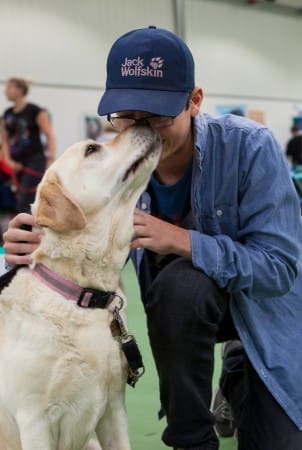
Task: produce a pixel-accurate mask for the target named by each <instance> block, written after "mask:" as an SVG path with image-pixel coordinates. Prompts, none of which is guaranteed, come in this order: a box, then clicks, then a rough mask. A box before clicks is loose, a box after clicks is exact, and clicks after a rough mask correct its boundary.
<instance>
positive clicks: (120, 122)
mask: <svg viewBox="0 0 302 450" xmlns="http://www.w3.org/2000/svg"><path fill="white" fill-rule="evenodd" d="M107 120H108V122H110V123H111V125H112V126H113V128H115V129H116V130H118V131H122V130H125V129H126V128H128V127H131V125H150V127H152V128H156V129H157V128H164V127H169V126H171V125H172V124H173V120H174V117H170V116H157V115H151V116H146V117H140V118H138V119H136V118H135V117H132V116H119V115H118V114H117V113H113V114H108V115H107Z"/></svg>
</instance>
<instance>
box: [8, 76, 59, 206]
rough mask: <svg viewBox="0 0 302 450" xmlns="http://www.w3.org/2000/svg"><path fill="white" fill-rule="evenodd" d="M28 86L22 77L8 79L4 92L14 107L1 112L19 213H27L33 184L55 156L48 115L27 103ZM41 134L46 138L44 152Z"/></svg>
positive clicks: (32, 199)
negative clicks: (2, 113)
mask: <svg viewBox="0 0 302 450" xmlns="http://www.w3.org/2000/svg"><path fill="white" fill-rule="evenodd" d="M28 89H29V87H28V82H26V80H24V79H22V78H10V79H9V80H8V81H7V83H6V88H5V94H6V97H7V99H8V100H9V101H11V102H13V106H12V107H10V108H8V109H6V110H5V112H4V115H3V127H2V131H1V135H2V153H3V159H4V161H5V162H6V164H7V165H8V166H9V167H10V168H11V169H12V170H13V173H14V175H13V178H14V184H15V185H16V189H17V194H16V195H17V211H18V212H30V204H31V203H32V202H33V201H34V197H35V192H36V187H37V185H38V183H39V182H40V180H41V178H42V176H43V173H44V171H45V168H46V167H47V166H49V165H50V164H51V163H52V162H53V160H54V158H55V140H54V134H53V130H52V126H51V123H50V120H49V117H48V114H47V112H46V111H45V110H44V109H43V108H41V107H40V106H38V105H35V104H33V103H27V101H26V95H27V93H28ZM41 134H43V135H44V136H45V137H46V143H47V150H46V151H45V148H44V145H43V143H42V140H41Z"/></svg>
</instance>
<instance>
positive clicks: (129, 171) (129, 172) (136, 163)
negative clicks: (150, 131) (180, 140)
mask: <svg viewBox="0 0 302 450" xmlns="http://www.w3.org/2000/svg"><path fill="white" fill-rule="evenodd" d="M157 148H158V147H157V145H156V144H155V143H154V144H152V145H151V146H150V147H149V149H148V150H147V151H146V153H145V154H144V155H142V156H141V157H139V158H138V159H137V160H136V161H134V163H133V164H132V165H131V166H130V167H129V169H127V170H126V172H125V174H124V176H123V178H122V182H125V181H126V180H127V179H128V178H129V176H130V175H134V174H135V172H136V171H137V169H138V168H139V167H140V166H141V164H142V163H143V162H144V161H145V160H146V159H147V158H148V156H150V155H151V154H152V153H154V152H155V150H156V149H157Z"/></svg>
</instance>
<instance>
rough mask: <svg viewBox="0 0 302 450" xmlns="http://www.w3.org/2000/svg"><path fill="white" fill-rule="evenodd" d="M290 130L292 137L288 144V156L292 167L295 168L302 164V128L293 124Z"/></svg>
mask: <svg viewBox="0 0 302 450" xmlns="http://www.w3.org/2000/svg"><path fill="white" fill-rule="evenodd" d="M290 131H291V134H292V137H291V138H290V140H289V141H288V143H287V146H286V156H287V158H288V159H289V161H290V162H291V166H292V168H293V169H295V168H296V167H297V166H301V165H302V130H301V129H300V128H299V127H298V126H297V125H293V126H292V127H291V129H290Z"/></svg>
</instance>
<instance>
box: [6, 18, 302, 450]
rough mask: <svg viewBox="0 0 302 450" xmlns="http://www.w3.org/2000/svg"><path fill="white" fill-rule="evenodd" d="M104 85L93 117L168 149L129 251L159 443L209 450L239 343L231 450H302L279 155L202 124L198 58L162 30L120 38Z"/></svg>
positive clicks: (253, 128)
mask: <svg viewBox="0 0 302 450" xmlns="http://www.w3.org/2000/svg"><path fill="white" fill-rule="evenodd" d="M107 72H108V73H107V83H106V91H105V93H104V95H103V96H102V98H101V101H100V104H99V107H98V112H99V114H100V115H106V114H107V115H108V119H109V120H110V122H111V123H112V124H113V126H115V127H116V128H117V129H118V130H122V129H124V128H126V127H128V126H131V125H132V124H134V123H149V125H150V126H151V127H153V128H154V129H156V130H157V131H158V133H159V134H160V136H161V138H162V143H163V149H162V154H161V158H160V161H159V164H158V166H157V168H156V170H155V173H154V175H153V177H152V179H151V181H150V183H149V186H148V189H147V192H145V193H144V194H143V196H142V197H141V200H140V202H139V205H138V206H139V209H137V211H136V213H135V216H134V232H135V236H134V240H133V242H132V258H133V261H134V264H135V267H136V270H137V274H138V278H139V282H140V287H141V293H142V299H143V302H144V306H145V311H146V314H147V321H148V331H149V336H150V343H151V347H152V351H153V355H154V359H155V362H156V367H157V371H158V376H159V385H160V399H161V404H162V407H163V411H164V412H165V414H166V417H167V427H166V429H165V430H164V433H163V441H164V442H165V443H166V444H167V445H168V446H170V447H173V448H174V449H177V450H180V449H190V450H205V449H207V450H210V449H213V450H214V449H217V448H218V446H219V444H218V439H217V437H216V434H215V432H214V429H213V422H214V420H213V416H212V414H211V412H210V402H211V383H212V375H213V364H214V346H215V343H216V342H217V341H225V340H230V339H234V338H235V339H238V338H240V340H241V341H242V344H243V347H244V350H245V353H244V360H243V361H242V362H241V365H240V368H238V367H234V368H232V367H231V370H230V371H229V373H228V375H227V379H226V380H225V381H226V382H225V383H224V394H225V395H226V396H227V397H228V399H229V400H230V402H231V405H232V408H233V413H234V416H235V419H236V425H237V430H238V441H239V449H240V450H250V449H253V450H264V449H267V450H285V449H290V450H300V449H301V448H302V433H301V432H300V431H299V430H301V429H302V389H301V387H300V386H301V373H302V354H301V352H300V351H296V352H295V355H294V357H292V354H293V350H294V349H300V348H301V344H302V329H301V320H302V302H301V300H300V299H299V295H298V294H299V292H301V283H302V278H301V275H300V272H299V257H300V242H301V237H302V233H301V231H302V230H301V221H300V209H299V203H298V199H297V196H296V193H295V191H294V188H293V185H292V182H291V179H290V175H289V171H288V166H287V163H286V160H285V158H284V155H283V154H282V151H281V149H280V148H279V146H278V144H277V142H276V140H275V139H274V137H273V136H272V134H271V133H270V132H269V131H268V130H267V129H266V128H265V127H263V126H262V125H260V124H256V123H255V122H252V121H249V120H248V119H246V118H244V117H237V116H234V115H226V116H221V117H218V118H214V117H211V116H209V115H207V114H202V113H200V107H201V104H202V95H203V94H202V90H201V88H200V87H198V86H195V81H194V61H193V57H192V55H191V52H190V50H189V49H188V47H187V46H186V45H185V43H184V42H183V41H182V40H181V39H179V38H178V37H177V36H175V35H174V34H172V33H170V32H169V31H167V30H163V29H159V28H156V27H154V26H152V27H149V28H146V29H140V30H134V31H131V32H129V33H126V34H125V35H123V36H121V37H120V38H119V39H118V40H117V41H116V42H115V43H114V44H113V46H112V49H111V51H110V53H109V56H108V61H107ZM150 213H151V214H150ZM22 223H27V224H31V225H33V220H32V218H31V217H30V216H28V215H19V216H17V217H16V218H15V219H13V221H12V222H11V224H10V227H9V229H8V231H7V232H6V234H5V236H4V238H5V250H6V258H7V261H8V263H10V264H20V263H25V264H26V263H28V262H30V257H29V256H28V253H29V252H31V251H32V250H33V249H34V248H35V247H36V245H37V243H38V241H39V235H38V234H37V233H30V232H28V231H24V230H20V229H19V227H20V225H21V224H22ZM17 241H27V243H18V242H17ZM18 253H25V254H26V255H25V256H18V255H17V254H18ZM238 388H240V390H239V393H238Z"/></svg>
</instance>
